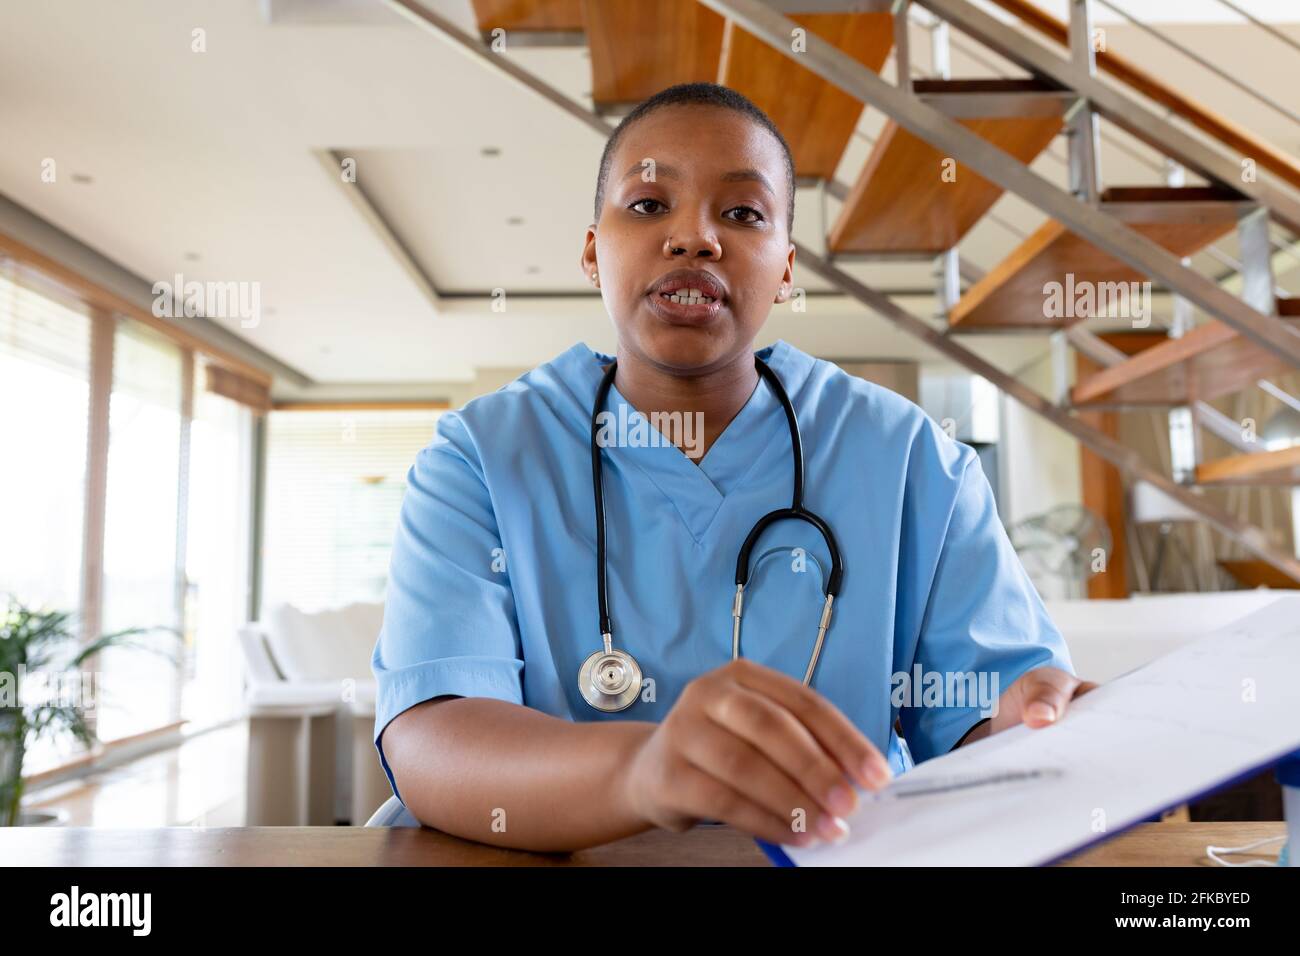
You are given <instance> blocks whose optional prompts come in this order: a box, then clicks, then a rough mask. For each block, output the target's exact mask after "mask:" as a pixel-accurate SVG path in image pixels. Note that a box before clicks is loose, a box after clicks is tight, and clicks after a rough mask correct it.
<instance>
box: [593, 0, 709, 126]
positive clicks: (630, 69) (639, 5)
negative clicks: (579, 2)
mask: <svg viewBox="0 0 1300 956" xmlns="http://www.w3.org/2000/svg"><path fill="white" fill-rule="evenodd" d="M583 10H584V23H585V29H586V31H587V44H588V47H589V48H590V51H591V98H592V100H593V101H594V102H595V103H596V105H597V106H598V107H603V108H606V109H608V108H609V107H611V106H621V105H626V104H634V103H639V102H641V101H642V100H644V99H646V98H647V97H650V96H653V95H654V94H655V93H658V92H659V91H660V90H662V89H664V88H665V87H668V86H672V85H674V84H676V83H702V82H707V83H712V82H714V81H716V80H717V78H718V64H719V61H720V59H721V57H722V33H723V27H724V21H723V18H722V17H721V16H719V15H718V14H716V13H714V12H713V11H712V10H710V9H709V8H708V7H706V6H704V5H703V4H700V3H696V2H695V0H656V2H654V3H646V2H645V0H598V2H590V3H584V4H583Z"/></svg>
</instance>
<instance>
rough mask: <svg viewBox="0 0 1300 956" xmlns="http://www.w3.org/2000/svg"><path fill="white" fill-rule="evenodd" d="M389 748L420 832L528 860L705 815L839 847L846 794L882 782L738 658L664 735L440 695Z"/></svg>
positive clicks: (826, 720)
mask: <svg viewBox="0 0 1300 956" xmlns="http://www.w3.org/2000/svg"><path fill="white" fill-rule="evenodd" d="M383 748H384V754H385V755H386V757H387V760H388V766H389V769H390V770H391V771H392V772H393V778H394V780H395V781H396V783H397V789H398V792H399V793H401V794H402V798H403V800H404V801H405V802H406V806H407V807H408V808H409V809H410V810H411V811H412V812H413V813H414V814H415V816H416V817H417V818H418V819H419V820H420V821H421V822H422V823H425V824H428V825H429V826H432V827H436V828H437V829H439V830H444V831H446V832H448V833H453V834H455V835H456V836H461V837H465V838H466V839H470V840H478V841H480V842H482V843H494V844H497V845H499V846H509V847H516V848H519V849H525V850H545V851H565V850H574V849H578V848H581V847H587V846H594V845H596V844H599V843H606V842H609V841H611V840H617V839H620V838H622V837H626V836H631V835H632V834H634V833H639V832H640V831H642V830H647V829H649V828H650V827H651V826H658V827H663V828H665V829H669V830H673V831H676V832H681V831H683V830H686V829H688V828H689V827H691V826H693V825H694V824H695V823H696V822H698V821H699V820H702V819H708V820H720V821H722V822H724V823H729V824H731V825H732V826H734V827H736V828H737V829H740V830H744V831H745V832H747V833H752V834H754V835H755V836H760V837H762V838H763V839H765V840H768V841H769V842H772V843H794V844H797V845H801V846H807V845H809V843H810V842H811V841H812V840H814V839H823V840H838V839H843V838H844V837H845V836H847V835H848V830H847V827H846V826H845V824H844V821H843V820H842V819H840V818H841V817H842V816H846V815H848V814H849V813H851V812H852V811H853V809H854V807H855V806H856V805H857V796H856V794H855V793H854V792H853V789H852V784H854V783H857V784H858V785H860V786H862V787H866V788H868V789H871V790H877V789H879V788H880V787H882V786H884V785H885V783H886V782H887V781H888V779H889V774H890V770H889V764H888V762H887V761H886V760H885V758H884V757H883V756H882V755H881V753H880V752H879V751H878V750H877V749H876V748H875V747H874V746H873V745H872V743H871V741H869V740H868V739H867V738H866V737H864V736H863V735H862V733H861V732H860V731H859V730H858V729H857V728H856V727H854V725H853V724H852V723H851V722H850V721H849V720H848V718H846V717H845V716H844V715H843V714H842V713H840V712H839V711H838V710H837V709H836V708H835V707H834V705H832V704H831V703H830V701H828V700H826V698H824V697H822V696H821V695H820V694H818V693H817V692H816V691H814V690H811V689H810V688H807V687H804V686H803V684H801V683H800V682H799V681H797V680H795V679H794V678H792V677H789V676H787V675H785V674H782V673H781V672H779V671H775V670H772V669H771V668H768V667H764V666H763V665H761V664H755V663H753V662H751V661H746V660H738V661H733V662H731V663H730V664H724V665H723V666H721V667H719V668H716V669H715V670H712V671H708V672H706V673H705V674H702V675H701V676H699V677H697V678H695V680H693V681H691V682H690V683H689V684H687V685H686V687H685V688H684V689H683V691H682V693H681V695H680V696H679V697H678V699H677V701H676V702H675V703H674V704H673V707H672V709H671V710H670V711H669V713H668V715H667V716H666V717H665V718H664V719H663V720H662V721H661V722H659V723H657V724H656V723H646V722H640V721H611V722H595V723H592V722H581V721H578V722H570V721H567V720H561V719H559V718H556V717H551V716H549V715H547V714H543V713H541V712H539V711H536V710H532V709H530V708H528V707H525V706H522V705H520V704H513V703H509V702H507V701H501V700H494V699H488V698H448V697H440V698H434V699H433V700H429V701H425V702H424V703H422V704H418V705H416V706H415V707H412V708H410V709H408V710H406V711H404V712H403V713H401V714H399V715H398V716H397V717H395V718H394V719H393V720H392V721H391V722H390V723H389V725H388V727H387V728H385V730H384V733H383Z"/></svg>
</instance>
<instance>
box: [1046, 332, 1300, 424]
mask: <svg viewBox="0 0 1300 956" xmlns="http://www.w3.org/2000/svg"><path fill="white" fill-rule="evenodd" d="M1281 321H1283V322H1285V323H1286V324H1288V325H1289V326H1291V328H1293V329H1295V330H1297V331H1300V316H1295V315H1288V316H1283V317H1281ZM1289 369H1290V366H1289V365H1288V364H1287V362H1286V360H1285V359H1282V358H1279V357H1278V356H1276V355H1274V354H1273V353H1272V352H1269V351H1268V350H1267V349H1264V348H1262V347H1261V346H1259V345H1256V344H1255V343H1254V342H1253V341H1252V340H1250V339H1248V338H1246V337H1245V336H1243V335H1241V334H1240V333H1238V332H1237V331H1235V330H1234V329H1232V328H1231V327H1230V326H1228V325H1225V324H1224V323H1222V322H1217V321H1215V322H1206V323H1205V324H1203V325H1199V326H1197V327H1196V328H1194V329H1192V330H1191V331H1189V332H1188V333H1187V334H1185V335H1184V336H1182V337H1181V338H1177V339H1169V340H1168V341H1166V342H1162V343H1160V344H1159V345H1155V346H1152V347H1151V348H1149V349H1146V350H1145V351H1143V352H1140V353H1138V354H1137V355H1134V356H1133V357H1132V358H1130V359H1128V360H1127V361H1124V362H1120V363H1119V364H1118V365H1112V366H1111V367H1110V368H1107V369H1103V370H1101V371H1100V372H1097V373H1096V374H1095V375H1090V376H1089V377H1088V378H1086V379H1084V380H1083V381H1082V382H1079V383H1078V384H1077V385H1075V386H1074V388H1073V389H1072V391H1071V399H1072V401H1073V403H1074V405H1075V406H1076V407H1083V408H1086V407H1090V406H1091V407H1106V406H1124V405H1151V406H1170V405H1185V404H1188V403H1189V402H1192V401H1195V400H1197V399H1203V400H1205V401H1209V400H1211V399H1214V398H1217V397H1219V396H1220V395H1227V394H1229V393H1231V392H1236V391H1240V390H1241V389H1243V388H1247V387H1249V386H1250V385H1252V384H1253V383H1254V382H1256V381H1258V380H1259V379H1261V378H1267V377H1268V376H1270V375H1274V374H1277V373H1279V372H1283V371H1287V370H1289Z"/></svg>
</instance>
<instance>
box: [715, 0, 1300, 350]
mask: <svg viewBox="0 0 1300 956" xmlns="http://www.w3.org/2000/svg"><path fill="white" fill-rule="evenodd" d="M700 2H701V3H703V4H704V5H705V6H707V7H710V8H711V9H713V10H715V11H716V12H718V13H720V14H722V15H723V16H725V17H728V18H729V19H732V20H734V21H735V22H737V23H738V24H740V25H741V26H742V27H744V28H745V29H746V30H748V31H749V32H750V33H752V34H753V35H754V36H756V37H758V38H759V39H761V40H763V41H764V42H766V43H767V44H768V45H769V46H771V47H772V48H773V49H775V50H779V51H781V52H782V53H783V54H784V55H785V56H787V57H789V58H790V59H792V60H794V61H795V62H798V63H799V64H801V65H802V66H804V67H805V68H806V69H808V70H811V71H812V72H813V73H815V74H816V75H818V76H820V77H821V78H822V79H824V80H826V81H828V82H830V83H832V84H833V85H835V86H837V87H839V88H840V89H842V90H844V91H845V92H847V93H848V94H849V95H851V96H853V97H855V98H856V99H858V100H859V101H861V102H863V103H866V104H867V105H869V106H873V107H875V108H876V109H879V110H880V111H881V112H883V113H884V114H885V115H886V116H888V117H889V118H890V119H892V120H894V121H895V122H896V123H898V124H899V125H900V126H902V127H904V128H905V129H907V130H908V131H909V132H911V133H912V134H913V135H915V136H918V137H920V138H921V139H924V140H925V141H927V142H928V143H930V144H931V145H932V146H935V147H936V148H938V149H941V150H943V151H944V152H945V153H946V154H947V155H949V156H952V157H954V158H955V159H956V160H957V161H958V162H960V163H962V164H964V165H966V166H968V167H970V168H971V169H973V170H974V171H975V172H977V173H979V174H980V175H981V176H983V177H984V178H985V179H987V180H989V181H990V182H992V183H994V184H996V185H998V186H1000V187H1002V188H1003V189H1005V190H1007V191H1009V192H1012V193H1014V194H1016V195H1018V196H1020V197H1021V198H1022V199H1026V200H1028V201H1029V202H1030V203H1031V204H1032V205H1034V206H1036V207H1037V208H1039V209H1040V210H1042V211H1043V212H1045V213H1047V214H1048V215H1050V216H1051V217H1052V218H1054V219H1056V220H1057V221H1058V222H1060V223H1062V224H1063V225H1065V226H1066V227H1068V228H1069V229H1070V230H1071V231H1073V232H1075V233H1077V234H1078V235H1079V236H1081V237H1082V238H1084V239H1085V240H1087V241H1088V242H1091V243H1092V244H1093V245H1095V246H1097V247H1098V248H1100V249H1102V250H1104V251H1106V252H1108V253H1110V254H1111V255H1113V256H1115V257H1116V258H1117V259H1119V260H1120V261H1122V262H1125V263H1126V264H1128V265H1129V266H1132V267H1133V268H1134V269H1137V270H1138V271H1139V272H1141V273H1144V274H1146V275H1148V276H1150V277H1151V278H1153V279H1155V280H1157V281H1159V282H1161V283H1162V284H1163V285H1164V286H1165V287H1167V288H1168V289H1169V290H1170V291H1172V292H1176V293H1177V294H1179V295H1181V296H1182V297H1183V298H1185V299H1187V300H1188V301H1190V302H1191V303H1192V304H1194V305H1196V306H1197V307H1199V308H1200V309H1202V310H1203V311H1205V312H1207V313H1209V314H1210V315H1211V316H1213V317H1215V318H1218V319H1221V320H1222V321H1223V322H1225V323H1226V324H1227V325H1229V326H1231V327H1232V328H1234V329H1236V330H1237V331H1239V332H1241V333H1242V334H1244V335H1246V336H1248V337H1250V338H1251V339H1252V340H1254V341H1255V342H1257V343H1259V344H1260V345H1261V346H1262V347H1264V348H1266V349H1268V350H1269V351H1271V352H1273V353H1275V354H1277V355H1278V356H1280V357H1282V358H1284V359H1286V361H1288V362H1289V363H1290V364H1291V365H1293V366H1296V367H1298V368H1300V334H1297V333H1296V332H1294V331H1293V330H1292V329H1291V328H1289V327H1288V326H1287V325H1285V324H1284V323H1281V322H1278V321H1277V320H1276V319H1274V318H1273V317H1271V316H1270V315H1268V314H1265V313H1263V312H1260V311H1258V310H1257V309H1255V308H1252V307H1251V306H1250V305H1248V304H1247V303H1246V302H1243V301H1242V300H1241V299H1238V298H1236V297H1235V296H1233V295H1231V294H1229V293H1228V292H1225V291H1224V290H1223V289H1221V288H1219V286H1218V285H1217V284H1215V283H1214V282H1213V281H1211V280H1209V279H1207V278H1205V277H1204V276H1202V275H1200V274H1199V273H1197V272H1194V271H1193V270H1191V269H1189V268H1187V267H1186V266H1184V265H1183V264H1182V262H1181V260H1180V259H1179V258H1178V257H1177V256H1174V255H1173V254H1172V253H1170V252H1168V251H1167V250H1165V249H1164V248H1163V247H1162V246H1160V245H1158V244H1157V243H1154V242H1152V241H1151V240H1149V239H1147V238H1146V237H1145V236H1143V235H1141V234H1140V233H1138V232H1137V231H1135V230H1133V229H1130V228H1129V227H1128V226H1127V225H1126V224H1125V223H1123V222H1121V221H1120V220H1119V219H1117V218H1115V217H1114V216H1111V215H1109V214H1107V213H1105V212H1102V211H1101V210H1099V209H1097V208H1095V207H1093V206H1091V205H1089V204H1087V203H1083V202H1080V201H1079V200H1077V199H1076V198H1075V197H1074V196H1072V195H1071V194H1070V193H1068V192H1066V191H1065V190H1062V189H1059V188H1057V187H1056V186H1054V185H1052V184H1051V183H1050V182H1048V181H1047V180H1045V179H1043V178H1042V177H1041V176H1039V175H1037V174H1036V173H1034V172H1032V171H1031V170H1030V169H1028V168H1027V167H1025V166H1024V165H1023V164H1021V163H1019V162H1017V161H1015V160H1013V159H1011V158H1010V157H1008V156H1007V154H1006V153H1004V152H1002V151H1001V150H1000V149H998V148H997V147H995V146H993V145H992V144H991V143H989V142H988V141H987V140H985V139H983V138H982V137H980V136H979V135H978V134H976V133H974V132H971V131H970V130H968V129H966V127H964V126H962V125H961V124H960V123H958V122H956V121H955V120H952V119H949V118H948V117H947V116H945V115H944V114H943V113H941V112H939V111H938V110H936V109H933V108H932V107H930V106H928V105H926V104H925V103H922V102H920V101H919V100H917V99H916V98H915V97H913V96H911V95H910V94H909V93H907V92H906V91H904V90H901V89H899V88H898V87H896V86H893V85H891V84H890V83H888V82H886V81H885V80H883V79H881V78H880V77H879V76H877V75H876V74H875V73H873V72H871V71H870V70H868V69H867V68H866V67H864V66H863V65H862V64H860V63H858V62H857V61H856V60H854V59H853V58H852V57H850V56H849V55H847V54H846V53H844V52H843V51H841V50H839V49H837V48H836V47H834V46H833V45H831V44H829V43H827V42H826V41H825V40H823V39H822V38H821V37H819V36H817V35H816V34H813V33H808V34H807V36H806V40H805V49H804V51H803V52H795V50H794V49H793V48H792V47H791V44H790V43H789V38H790V37H791V36H792V35H793V34H792V33H791V31H792V30H794V29H796V28H797V26H798V25H797V24H796V23H794V21H792V20H790V19H788V18H787V17H785V16H783V15H782V14H780V13H778V12H776V11H774V10H773V9H772V8H770V7H768V6H766V5H765V4H763V3H761V2H759V0H700ZM915 2H917V3H918V4H919V5H921V6H924V7H926V8H927V9H929V10H930V11H931V12H932V13H935V14H936V15H938V16H940V17H942V18H943V19H945V20H947V21H948V22H949V23H950V24H953V25H955V26H958V27H959V28H960V29H962V30H964V31H965V32H966V33H968V34H970V35H971V36H973V37H975V38H976V39H978V40H979V41H980V42H983V43H985V44H986V45H988V46H990V47H991V48H992V49H994V50H996V51H997V52H998V53H999V55H1001V56H1004V57H1007V58H1008V59H1010V60H1012V61H1013V62H1018V63H1019V64H1020V65H1021V66H1023V67H1025V68H1026V69H1028V70H1030V71H1031V72H1034V73H1037V74H1040V75H1042V76H1046V77H1048V78H1049V79H1052V80H1055V81H1057V82H1059V83H1060V84H1061V85H1063V86H1065V87H1067V88H1070V89H1073V90H1074V92H1076V93H1078V94H1079V95H1080V97H1081V99H1085V100H1087V102H1088V103H1090V104H1091V107H1092V108H1095V109H1096V110H1097V111H1098V112H1099V113H1101V114H1102V115H1105V116H1106V117H1107V118H1109V119H1111V120H1112V121H1113V122H1115V123H1116V124H1117V125H1119V126H1120V127H1122V128H1124V129H1126V130H1128V131H1129V132H1130V133H1133V134H1134V135H1136V136H1137V138H1138V139H1140V140H1142V141H1143V142H1148V143H1151V144H1152V145H1153V146H1154V147H1155V148H1157V149H1160V150H1162V151H1163V152H1166V153H1167V154H1171V155H1173V156H1174V158H1176V159H1178V160H1179V161H1180V162H1181V163H1183V164H1184V165H1186V166H1188V167H1190V168H1193V169H1195V170H1197V171H1198V172H1199V173H1200V174H1201V175H1204V176H1206V177H1207V178H1210V179H1213V180H1216V181H1219V182H1225V183H1232V186H1233V188H1234V189H1238V191H1241V192H1245V193H1247V194H1249V195H1251V196H1252V198H1255V199H1256V200H1257V201H1259V202H1261V203H1263V204H1264V205H1265V206H1267V207H1268V208H1270V209H1274V210H1275V211H1277V210H1281V211H1283V212H1285V213H1286V214H1287V216H1288V217H1289V218H1290V220H1291V221H1294V222H1296V223H1300V202H1297V201H1295V200H1293V199H1291V198H1290V197H1289V196H1283V195H1282V194H1281V193H1278V192H1276V190H1273V189H1272V188H1271V187H1269V186H1267V185H1266V184H1263V183H1258V182H1257V183H1253V184H1242V187H1239V186H1238V184H1236V183H1235V182H1233V179H1234V177H1235V173H1236V169H1237V167H1236V166H1235V165H1234V164H1232V163H1231V162H1230V161H1228V160H1226V159H1225V158H1223V157H1222V156H1219V155H1218V154H1215V153H1213V152H1212V151H1211V150H1210V149H1209V148H1208V147H1206V146H1205V145H1203V144H1201V143H1199V142H1197V141H1195V140H1193V139H1192V138H1191V137H1189V136H1188V135H1187V134H1185V133H1183V132H1182V131H1180V130H1178V129H1176V128H1174V127H1172V126H1170V125H1169V124H1168V123H1166V122H1164V121H1163V120H1161V119H1160V117H1158V116H1156V115H1155V114H1153V113H1151V112H1150V111H1148V110H1146V109H1145V108H1144V107H1141V106H1139V105H1138V104H1136V103H1133V102H1131V101H1129V100H1127V99H1126V98H1124V97H1122V96H1120V95H1119V94H1118V93H1117V92H1115V91H1114V90H1111V89H1110V88H1109V87H1107V86H1105V85H1104V84H1101V83H1100V82H1099V81H1098V80H1097V79H1096V78H1095V77H1092V76H1089V75H1088V74H1087V73H1086V72H1085V71H1081V70H1080V69H1079V68H1078V67H1077V66H1076V65H1075V64H1073V63H1071V62H1070V61H1068V60H1063V59H1061V58H1060V57H1059V56H1057V55H1056V54H1055V53H1053V52H1052V51H1050V50H1047V49H1046V48H1044V47H1041V46H1039V45H1038V44H1036V43H1034V42H1033V41H1031V40H1029V38H1027V37H1025V36H1023V35H1022V34H1020V33H1018V32H1017V31H1015V30H1014V29H1012V28H1011V27H1009V26H1006V25H1005V24H1002V23H1000V22H998V21H997V20H996V19H995V18H993V17H990V16H988V15H987V14H985V13H983V12H982V11H980V10H978V9H976V8H975V7H973V6H971V5H970V4H969V3H967V2H966V0H915Z"/></svg>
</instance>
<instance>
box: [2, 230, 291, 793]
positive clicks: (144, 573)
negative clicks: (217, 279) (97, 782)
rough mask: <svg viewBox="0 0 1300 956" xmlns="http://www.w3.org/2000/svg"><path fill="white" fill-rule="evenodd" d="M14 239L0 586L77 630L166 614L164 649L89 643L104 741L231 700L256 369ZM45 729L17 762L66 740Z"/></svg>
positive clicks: (243, 599) (60, 749)
mask: <svg viewBox="0 0 1300 956" xmlns="http://www.w3.org/2000/svg"><path fill="white" fill-rule="evenodd" d="M24 256H25V254H24V253H22V251H21V250H19V252H17V253H15V254H14V255H12V256H9V255H5V256H0V442H2V443H3V444H0V448H3V450H4V465H3V467H0V597H7V596H9V595H12V596H13V597H14V598H15V599H17V600H19V601H21V602H22V603H24V604H26V605H28V606H31V607H35V608H48V609H58V610H64V611H69V612H72V613H73V614H75V615H77V616H78V617H79V618H80V619H81V620H82V621H83V622H84V623H83V633H84V634H85V635H86V636H96V635H98V634H100V633H104V632H108V631H115V630H119V629H123V628H128V627H144V628H154V627H165V628H169V629H171V630H172V631H173V633H179V634H180V635H181V640H179V641H178V640H176V639H175V638H168V639H166V642H165V643H164V641H161V640H160V641H159V642H158V645H159V647H160V648H163V649H166V650H169V651H172V652H173V654H172V658H171V659H169V658H168V657H165V656H163V655H160V654H150V653H148V652H140V651H134V650H126V649H115V650H110V651H107V652H105V653H103V654H101V655H100V657H99V659H98V661H96V662H95V664H94V669H95V670H96V671H97V672H98V673H99V674H100V675H101V678H102V679H101V680H100V682H99V683H98V689H99V691H100V693H99V697H98V699H97V701H96V703H97V707H96V710H95V713H94V718H93V719H94V724H95V729H96V731H97V732H98V734H99V736H100V738H101V739H102V740H104V741H112V740H115V739H118V738H121V737H123V736H127V735H131V734H135V733H140V732H147V731H150V730H154V729H156V728H158V727H161V726H164V725H167V724H172V723H175V722H176V721H178V720H180V719H182V718H185V719H188V720H191V721H193V722H195V723H197V724H206V723H210V722H213V721H217V720H221V719H225V718H229V717H231V716H234V715H235V714H236V713H237V712H238V708H239V705H240V697H241V690H242V688H241V680H242V668H241V665H240V658H239V652H238V644H237V636H236V631H237V628H238V626H239V625H240V624H242V623H243V622H244V621H245V620H246V619H247V617H248V605H249V600H248V591H249V588H248V568H249V557H250V555H249V546H250V538H251V528H250V514H251V502H252V477H253V465H252V459H253V415H254V413H255V412H260V411H264V410H265V409H266V408H267V407H268V406H269V393H268V389H269V378H268V377H267V376H265V375H263V374H262V373H260V372H258V371H257V370H256V369H252V368H250V367H248V366H247V365H244V364H241V363H240V362H239V360H238V359H236V358H234V357H232V356H230V355H222V354H219V350H216V351H214V352H213V353H212V354H211V355H210V354H209V352H208V351H207V349H208V346H207V345H206V344H205V343H203V342H201V341H200V340H198V339H195V338H192V337H190V336H189V335H188V333H186V332H184V331H177V330H173V329H171V328H169V327H166V326H160V325H159V323H158V322H157V321H156V320H155V319H154V318H153V317H152V316H150V315H148V314H147V313H144V312H140V311H138V310H137V311H133V310H132V308H131V307H130V306H129V304H127V303H124V302H122V300H119V299H116V298H113V297H112V296H111V295H110V294H108V293H104V292H103V291H102V290H98V289H97V288H96V287H94V286H91V285H89V284H87V283H84V282H82V281H80V280H79V279H78V278H77V277H76V276H75V275H72V274H70V273H65V272H61V273H59V278H58V281H57V282H54V281H51V279H50V278H49V277H48V273H47V271H46V270H47V265H46V264H38V263H35V262H34V261H32V260H29V259H27V258H25V257H24ZM78 749H79V748H78V747H76V746H75V745H74V743H73V741H72V740H71V739H70V738H64V739H61V740H54V739H51V738H45V739H44V740H42V741H41V743H40V744H39V745H38V746H37V747H35V748H33V749H32V750H31V751H29V753H28V755H27V761H26V762H25V769H26V770H27V772H29V773H31V772H40V771H41V770H46V769H49V768H50V767H52V766H55V765H57V764H59V763H61V762H63V761H64V760H66V759H67V758H69V757H71V756H74V755H75V754H76V753H77V751H78Z"/></svg>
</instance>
